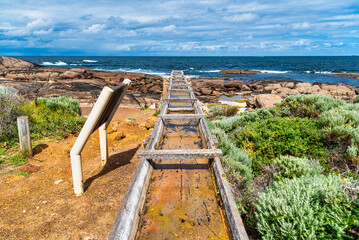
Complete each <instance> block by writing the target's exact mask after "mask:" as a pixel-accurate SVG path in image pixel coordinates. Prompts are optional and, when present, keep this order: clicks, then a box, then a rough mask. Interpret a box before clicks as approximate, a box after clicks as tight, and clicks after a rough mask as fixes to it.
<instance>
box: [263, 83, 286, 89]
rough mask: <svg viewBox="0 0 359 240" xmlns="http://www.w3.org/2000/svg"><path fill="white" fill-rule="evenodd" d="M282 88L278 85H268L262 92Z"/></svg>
mask: <svg viewBox="0 0 359 240" xmlns="http://www.w3.org/2000/svg"><path fill="white" fill-rule="evenodd" d="M281 87H282V86H281V85H280V84H278V83H277V84H268V85H267V86H266V87H264V90H266V91H272V90H277V89H279V88H281Z"/></svg>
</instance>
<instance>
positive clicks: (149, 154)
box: [109, 71, 248, 239]
mask: <svg viewBox="0 0 359 240" xmlns="http://www.w3.org/2000/svg"><path fill="white" fill-rule="evenodd" d="M221 155H222V152H221V150H220V149H217V142H216V138H215V137H214V136H213V135H212V134H211V133H210V131H209V128H208V126H207V123H206V120H205V115H204V114H203V112H202V110H201V108H200V106H199V104H198V100H197V98H196V97H195V95H194V93H193V91H192V89H191V87H190V84H189V83H188V82H187V80H186V78H185V76H184V75H183V72H182V71H172V74H171V77H170V83H169V86H168V91H167V97H166V99H165V100H164V102H163V106H162V108H161V112H160V114H159V115H158V120H157V122H156V125H155V128H154V130H153V133H152V135H151V136H150V137H149V138H148V139H147V140H146V142H145V150H143V151H139V152H138V154H137V156H138V157H139V158H141V161H140V163H139V166H138V168H137V170H136V172H135V173H134V176H133V178H132V180H131V183H130V186H129V189H128V191H127V193H126V196H125V198H124V200H123V202H122V205H121V207H120V210H119V213H118V215H117V218H116V220H115V223H114V224H113V226H112V230H111V233H110V235H109V239H248V237H247V234H246V232H245V229H244V226H243V223H242V221H241V218H240V215H239V213H238V210H237V208H236V204H235V201H234V197H233V195H232V193H231V189H230V187H229V183H228V182H227V180H226V177H225V173H224V171H223V167H222V165H221V162H220V157H221Z"/></svg>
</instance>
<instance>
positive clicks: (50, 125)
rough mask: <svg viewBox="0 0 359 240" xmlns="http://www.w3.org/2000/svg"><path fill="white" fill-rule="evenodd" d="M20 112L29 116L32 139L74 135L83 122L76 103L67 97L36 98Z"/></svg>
mask: <svg viewBox="0 0 359 240" xmlns="http://www.w3.org/2000/svg"><path fill="white" fill-rule="evenodd" d="M22 111H23V113H24V114H25V115H27V116H29V121H30V129H31V133H32V137H33V138H39V137H42V136H56V137H66V136H67V135H68V134H69V133H71V134H76V133H77V132H79V131H80V130H81V127H82V125H83V124H84V121H85V119H84V118H83V117H82V116H81V113H80V112H81V111H80V105H79V103H78V101H76V100H75V99H72V98H67V97H56V98H38V99H37V100H35V101H31V102H30V103H29V104H26V105H24V106H23V107H22Z"/></svg>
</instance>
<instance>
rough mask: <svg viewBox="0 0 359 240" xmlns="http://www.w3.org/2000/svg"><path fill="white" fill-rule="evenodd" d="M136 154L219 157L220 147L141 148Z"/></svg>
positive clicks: (147, 157) (165, 156)
mask: <svg viewBox="0 0 359 240" xmlns="http://www.w3.org/2000/svg"><path fill="white" fill-rule="evenodd" d="M137 156H138V157H140V158H145V159H190V158H214V157H221V156H222V151H221V150H220V149H180V150H179V149H175V150H142V151H138V153H137Z"/></svg>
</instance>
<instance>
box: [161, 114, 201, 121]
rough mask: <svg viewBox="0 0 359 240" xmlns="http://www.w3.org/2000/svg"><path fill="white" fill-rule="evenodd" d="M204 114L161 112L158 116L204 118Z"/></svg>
mask: <svg viewBox="0 0 359 240" xmlns="http://www.w3.org/2000/svg"><path fill="white" fill-rule="evenodd" d="M205 116H206V115H204V114H159V115H158V117H160V118H162V119H179V120H181V119H200V118H204V117H205Z"/></svg>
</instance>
